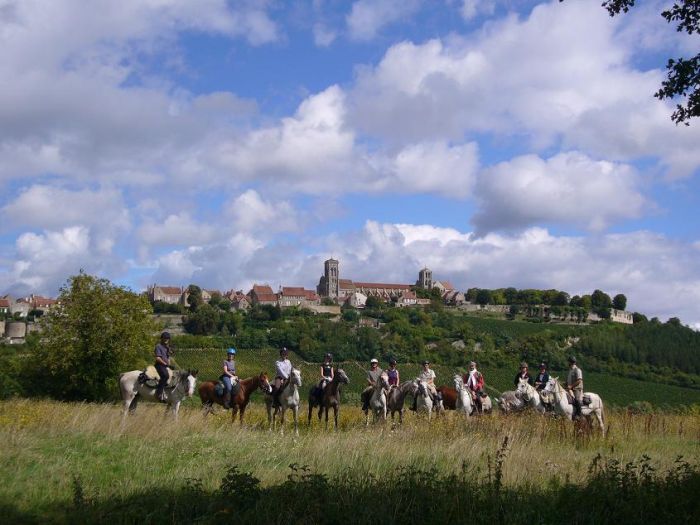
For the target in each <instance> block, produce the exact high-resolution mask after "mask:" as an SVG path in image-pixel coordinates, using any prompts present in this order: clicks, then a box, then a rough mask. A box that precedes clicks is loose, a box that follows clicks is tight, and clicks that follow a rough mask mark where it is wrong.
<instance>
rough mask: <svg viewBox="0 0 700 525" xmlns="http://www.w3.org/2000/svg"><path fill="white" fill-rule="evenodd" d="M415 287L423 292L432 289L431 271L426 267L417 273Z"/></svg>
mask: <svg viewBox="0 0 700 525" xmlns="http://www.w3.org/2000/svg"><path fill="white" fill-rule="evenodd" d="M416 286H417V287H418V288H422V289H423V290H432V289H433V271H432V270H430V269H428V267H427V266H426V267H424V268H423V269H422V270H421V271H419V272H418V280H417V281H416Z"/></svg>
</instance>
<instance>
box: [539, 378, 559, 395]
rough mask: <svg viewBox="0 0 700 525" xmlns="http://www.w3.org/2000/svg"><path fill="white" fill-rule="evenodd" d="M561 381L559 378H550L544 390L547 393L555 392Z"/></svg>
mask: <svg viewBox="0 0 700 525" xmlns="http://www.w3.org/2000/svg"><path fill="white" fill-rule="evenodd" d="M558 381H559V378H558V377H550V378H549V381H547V384H546V385H545V387H544V388H543V390H544V391H545V392H554V391H555V390H556V388H557V382H558Z"/></svg>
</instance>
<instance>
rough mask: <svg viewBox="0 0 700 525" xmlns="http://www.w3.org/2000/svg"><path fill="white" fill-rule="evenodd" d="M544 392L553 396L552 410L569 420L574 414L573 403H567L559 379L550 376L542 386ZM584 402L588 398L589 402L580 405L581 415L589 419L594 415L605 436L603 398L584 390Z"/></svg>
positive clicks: (567, 400)
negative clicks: (545, 384)
mask: <svg viewBox="0 0 700 525" xmlns="http://www.w3.org/2000/svg"><path fill="white" fill-rule="evenodd" d="M544 390H545V391H546V392H551V393H552V395H553V396H554V411H555V412H556V413H558V414H560V415H563V416H566V418H568V419H569V420H573V416H574V405H572V404H571V403H569V399H568V397H567V395H566V390H564V387H563V386H561V385H560V384H559V379H558V378H556V377H552V378H550V379H549V381H548V382H547V386H545V387H544ZM583 397H584V402H585V399H586V398H589V399H590V402H589V403H586V404H584V405H583V406H582V407H581V415H583V416H585V417H586V418H587V419H588V420H589V421H590V420H591V416H592V415H595V417H596V419H597V420H598V424H599V425H600V431H601V433H602V434H603V437H605V419H604V414H603V400H602V399H601V398H600V396H599V395H598V394H594V393H592V392H585V393H584V394H583Z"/></svg>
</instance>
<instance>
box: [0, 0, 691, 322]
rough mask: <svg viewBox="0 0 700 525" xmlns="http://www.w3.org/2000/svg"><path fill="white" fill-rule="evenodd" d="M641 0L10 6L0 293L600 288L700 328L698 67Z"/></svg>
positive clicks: (2, 116)
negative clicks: (422, 285)
mask: <svg viewBox="0 0 700 525" xmlns="http://www.w3.org/2000/svg"><path fill="white" fill-rule="evenodd" d="M661 5H663V4H662V3H660V2H653V1H652V2H646V3H644V5H643V6H640V7H636V8H635V9H634V10H633V11H632V12H631V13H630V14H628V15H626V16H624V17H617V18H614V19H611V18H610V17H609V16H608V15H607V13H606V12H605V11H604V10H603V9H602V8H600V6H599V5H597V3H596V2H589V1H585V0H580V1H575V0H574V1H567V2H564V3H559V2H556V1H555V2H543V3H539V2H526V1H519V0H511V1H509V2H503V1H501V0H483V1H480V0H445V1H438V0H435V1H428V0H404V1H401V2H400V1H398V0H375V1H372V2H370V1H367V0H358V1H355V2H350V1H347V2H341V1H322V0H313V1H307V2H303V1H302V2H294V3H291V2H279V1H269V2H265V1H257V2H253V1H244V0H242V1H226V0H202V1H200V2H196V3H195V2H190V1H187V0H162V1H158V2H154V1H146V0H144V1H140V2H139V1H130V2H111V1H106V0H103V1H95V2H90V3H88V4H86V3H84V2H79V1H77V0H56V1H52V2H47V1H43V2H42V1H38V0H26V1H21V2H20V1H15V0H0V43H1V44H2V45H0V79H2V80H1V81H0V224H1V227H0V293H12V294H25V293H30V292H35V293H43V294H51V295H53V294H55V293H56V292H57V290H58V288H59V287H60V285H61V284H62V283H63V282H65V279H66V277H67V276H69V275H71V274H73V273H75V272H77V271H78V270H79V269H80V268H84V269H85V270H87V271H89V272H93V273H96V274H99V275H102V276H105V277H108V278H110V279H112V280H114V281H116V282H118V283H122V284H126V285H128V286H131V287H132V288H134V289H137V290H140V289H143V288H145V286H147V285H148V284H149V283H153V282H157V283H161V284H173V285H186V284H188V283H190V282H196V283H198V284H200V285H203V286H206V287H212V288H213V287H216V288H219V289H222V290H229V289H241V288H242V289H244V290H246V289H247V288H248V287H250V285H251V284H252V283H254V282H267V283H270V284H271V285H273V286H275V287H276V286H277V285H279V284H286V285H304V286H306V287H313V286H314V285H315V283H316V282H317V281H318V277H319V275H320V273H321V270H322V261H323V260H324V259H325V258H327V257H329V256H330V255H334V256H335V257H337V258H339V259H340V261H341V274H343V276H346V277H349V278H354V279H357V280H365V281H399V282H412V281H413V280H415V278H416V276H417V272H418V269H419V268H420V267H422V266H423V265H428V266H430V267H431V268H432V269H433V272H434V274H435V276H436V277H437V278H438V279H441V278H442V279H449V280H450V281H451V282H453V283H454V284H455V285H457V286H458V287H460V288H463V289H466V288H468V287H473V286H477V287H501V286H516V287H547V288H549V287H555V288H559V289H563V290H566V291H568V292H570V293H571V294H572V295H573V294H580V293H590V292H591V291H593V290H594V289H596V288H600V289H603V290H605V291H607V292H609V293H611V294H615V293H620V292H621V293H625V294H626V295H627V296H628V298H629V302H628V304H629V307H630V308H631V309H633V310H638V311H641V312H644V313H646V314H648V315H650V316H659V317H660V318H662V319H666V318H668V317H671V316H680V317H681V319H682V320H683V321H684V322H686V323H688V324H690V325H692V326H696V327H700V307H699V306H698V305H699V304H700V264H698V261H699V260H700V259H699V256H700V226H699V224H700V221H699V220H698V211H697V210H698V205H700V202H699V201H700V197H699V195H700V191H698V190H700V182H699V179H700V177H698V174H699V171H700V170H699V167H700V148H698V144H700V132H699V131H698V129H700V128H699V127H698V124H697V123H694V124H693V125H691V126H690V127H684V126H680V127H678V126H675V125H674V124H673V123H672V122H671V120H670V118H669V116H670V113H671V112H672V111H673V103H667V102H660V101H658V100H656V99H654V98H653V97H652V96H651V95H652V94H653V92H654V91H655V90H656V89H657V88H658V85H659V83H660V81H661V80H662V79H663V76H664V71H663V65H664V64H665V61H666V58H667V57H669V56H677V55H683V54H685V55H686V56H688V55H689V54H690V53H691V52H692V53H694V52H696V51H695V50H696V49H697V38H695V37H688V36H686V35H680V34H678V33H676V32H675V31H674V29H673V27H670V26H668V25H667V24H666V23H665V22H664V20H663V19H662V18H661V17H660V16H659V14H658V13H659V12H660V10H661Z"/></svg>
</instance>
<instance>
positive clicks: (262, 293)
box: [248, 284, 278, 306]
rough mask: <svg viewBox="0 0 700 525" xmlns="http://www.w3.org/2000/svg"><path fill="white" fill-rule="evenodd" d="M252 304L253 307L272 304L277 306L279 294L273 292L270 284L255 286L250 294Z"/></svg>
mask: <svg viewBox="0 0 700 525" xmlns="http://www.w3.org/2000/svg"><path fill="white" fill-rule="evenodd" d="M248 297H250V302H251V304H253V305H258V304H259V305H264V304H270V305H273V306H277V300H278V297H277V294H276V293H275V292H273V291H272V287H270V285H269V284H254V285H253V288H252V289H251V290H250V292H248Z"/></svg>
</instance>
